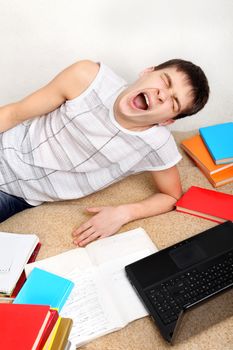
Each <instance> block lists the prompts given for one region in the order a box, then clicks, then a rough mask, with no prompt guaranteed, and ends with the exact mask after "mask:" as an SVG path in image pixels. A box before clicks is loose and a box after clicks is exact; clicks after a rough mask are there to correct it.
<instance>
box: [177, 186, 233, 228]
mask: <svg viewBox="0 0 233 350" xmlns="http://www.w3.org/2000/svg"><path fill="white" fill-rule="evenodd" d="M176 210H177V211H180V212H183V213H187V214H191V215H195V216H199V217H201V218H204V219H208V220H211V221H215V222H218V223H221V222H224V221H227V220H230V221H233V195H231V194H227V193H223V192H217V191H214V190H208V189H206V188H201V187H196V186H192V187H190V188H189V190H188V191H187V192H186V193H185V194H184V195H183V196H182V197H181V198H180V199H179V200H178V201H177V203H176Z"/></svg>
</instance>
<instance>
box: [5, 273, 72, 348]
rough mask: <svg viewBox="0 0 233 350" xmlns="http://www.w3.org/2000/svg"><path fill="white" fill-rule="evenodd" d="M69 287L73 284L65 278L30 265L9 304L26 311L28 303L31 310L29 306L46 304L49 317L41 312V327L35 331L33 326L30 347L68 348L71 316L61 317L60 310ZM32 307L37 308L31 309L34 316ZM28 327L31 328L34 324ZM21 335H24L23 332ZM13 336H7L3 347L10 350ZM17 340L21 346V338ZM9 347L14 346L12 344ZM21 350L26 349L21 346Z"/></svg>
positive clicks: (69, 291)
mask: <svg viewBox="0 0 233 350" xmlns="http://www.w3.org/2000/svg"><path fill="white" fill-rule="evenodd" d="M73 287H74V283H73V282H72V281H70V280H69V279H66V278H64V277H61V276H59V275H56V274H53V273H50V272H47V271H45V270H42V269H39V268H34V269H33V270H32V272H31V273H30V275H29V276H28V278H27V280H26V282H25V283H24V285H23V287H22V288H21V290H20V291H19V293H18V295H17V297H16V298H15V300H14V302H13V304H12V307H14V306H15V307H16V308H17V307H19V305H21V310H22V312H23V313H24V310H23V309H22V308H24V307H25V309H26V310H28V309H30V306H31V307H32V308H31V309H32V310H33V307H37V308H38V306H41V307H42V308H45V307H47V313H48V311H49V316H47V313H46V314H45V313H44V319H42V322H41V327H42V330H41V328H40V327H39V331H38V329H37V328H36V329H35V328H34V334H35V336H34V338H33V339H32V340H33V346H34V347H32V349H37V350H40V349H41V350H42V349H43V350H60V349H65V348H66V349H68V348H69V345H70V342H69V340H68V337H69V334H70V331H71V327H72V323H73V321H72V319H71V318H64V317H61V316H60V311H61V309H62V307H63V306H64V304H65V302H66V300H67V298H68V296H69V295H70V293H71V291H72V289H73ZM31 309H30V310H31ZM10 310H11V309H10ZM36 310H37V309H35V315H36ZM39 310H40V309H39ZM32 312H33V311H32ZM31 327H34V324H33V326H31ZM8 331H10V330H8ZM24 336H25V337H26V338H27V334H25V335H24ZM21 338H22V337H21ZM7 339H8V338H7ZM14 339H15V338H14V336H13V337H11V338H10V339H8V340H7V341H9V342H10V343H8V346H7V347H5V348H7V349H11V347H10V346H12V344H13V341H14ZM30 339H31V335H30ZM15 340H16V339H15ZM21 342H22V344H23V346H24V343H25V342H24V340H21ZM0 344H1V340H0ZM0 348H1V346H0ZM12 349H14V347H13V346H12ZM23 349H25V350H26V348H25V346H24V347H23ZM30 349H31V348H30Z"/></svg>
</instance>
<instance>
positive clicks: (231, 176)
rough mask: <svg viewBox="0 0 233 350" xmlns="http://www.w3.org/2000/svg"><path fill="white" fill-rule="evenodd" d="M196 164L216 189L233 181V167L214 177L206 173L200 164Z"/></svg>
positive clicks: (215, 174)
mask: <svg viewBox="0 0 233 350" xmlns="http://www.w3.org/2000/svg"><path fill="white" fill-rule="evenodd" d="M196 164H197V166H198V167H199V169H200V170H201V171H202V172H203V174H204V175H205V176H206V178H207V179H208V180H209V182H210V183H211V184H212V185H213V186H214V187H220V186H223V185H226V184H228V183H230V182H232V181H233V167H232V166H231V167H230V168H227V169H224V170H222V171H219V172H218V173H214V174H213V175H211V174H208V173H206V172H204V171H203V169H202V167H201V166H200V165H199V164H198V163H196Z"/></svg>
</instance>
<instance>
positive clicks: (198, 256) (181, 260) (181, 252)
mask: <svg viewBox="0 0 233 350" xmlns="http://www.w3.org/2000/svg"><path fill="white" fill-rule="evenodd" d="M169 255H170V257H171V258H172V260H173V261H174V262H175V264H176V265H177V266H178V267H179V268H180V269H184V268H186V267H189V266H191V265H193V264H196V263H198V262H199V261H201V260H203V259H205V258H206V257H207V254H206V253H205V252H204V251H203V250H202V248H201V247H200V246H199V245H198V244H197V243H195V242H190V243H187V244H185V245H183V246H181V247H178V248H176V249H173V250H171V251H170V252H169Z"/></svg>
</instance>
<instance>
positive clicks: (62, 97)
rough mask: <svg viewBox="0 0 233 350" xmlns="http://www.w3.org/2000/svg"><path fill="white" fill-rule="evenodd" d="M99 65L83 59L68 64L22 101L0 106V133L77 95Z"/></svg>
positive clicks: (93, 75) (90, 80) (84, 87)
mask: <svg viewBox="0 0 233 350" xmlns="http://www.w3.org/2000/svg"><path fill="white" fill-rule="evenodd" d="M98 70H99V65H98V64H97V63H95V62H92V61H88V60H84V61H79V62H76V63H74V64H72V65H71V66H69V67H67V68H66V69H65V70H63V71H62V72H61V73H59V74H58V75H57V76H56V77H55V78H54V79H53V80H52V81H51V82H49V83H48V84H47V85H46V86H44V87H42V88H41V89H39V90H37V91H35V92H34V93H32V94H31V95H29V96H27V97H25V98H24V99H22V100H21V101H18V102H15V103H11V104H8V105H5V106H1V107H0V132H3V131H6V130H8V129H10V128H12V127H14V126H16V125H17V124H20V123H22V122H23V121H24V120H27V119H31V118H34V117H36V116H41V115H43V114H47V113H49V112H51V111H53V110H55V109H56V108H57V107H59V106H60V105H61V104H62V103H63V102H65V101H66V100H69V99H73V98H74V97H76V96H79V95H80V94H81V93H82V92H83V91H84V90H86V88H87V87H88V86H89V85H90V83H91V82H92V81H93V79H94V78H95V76H96V74H97V72H98Z"/></svg>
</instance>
